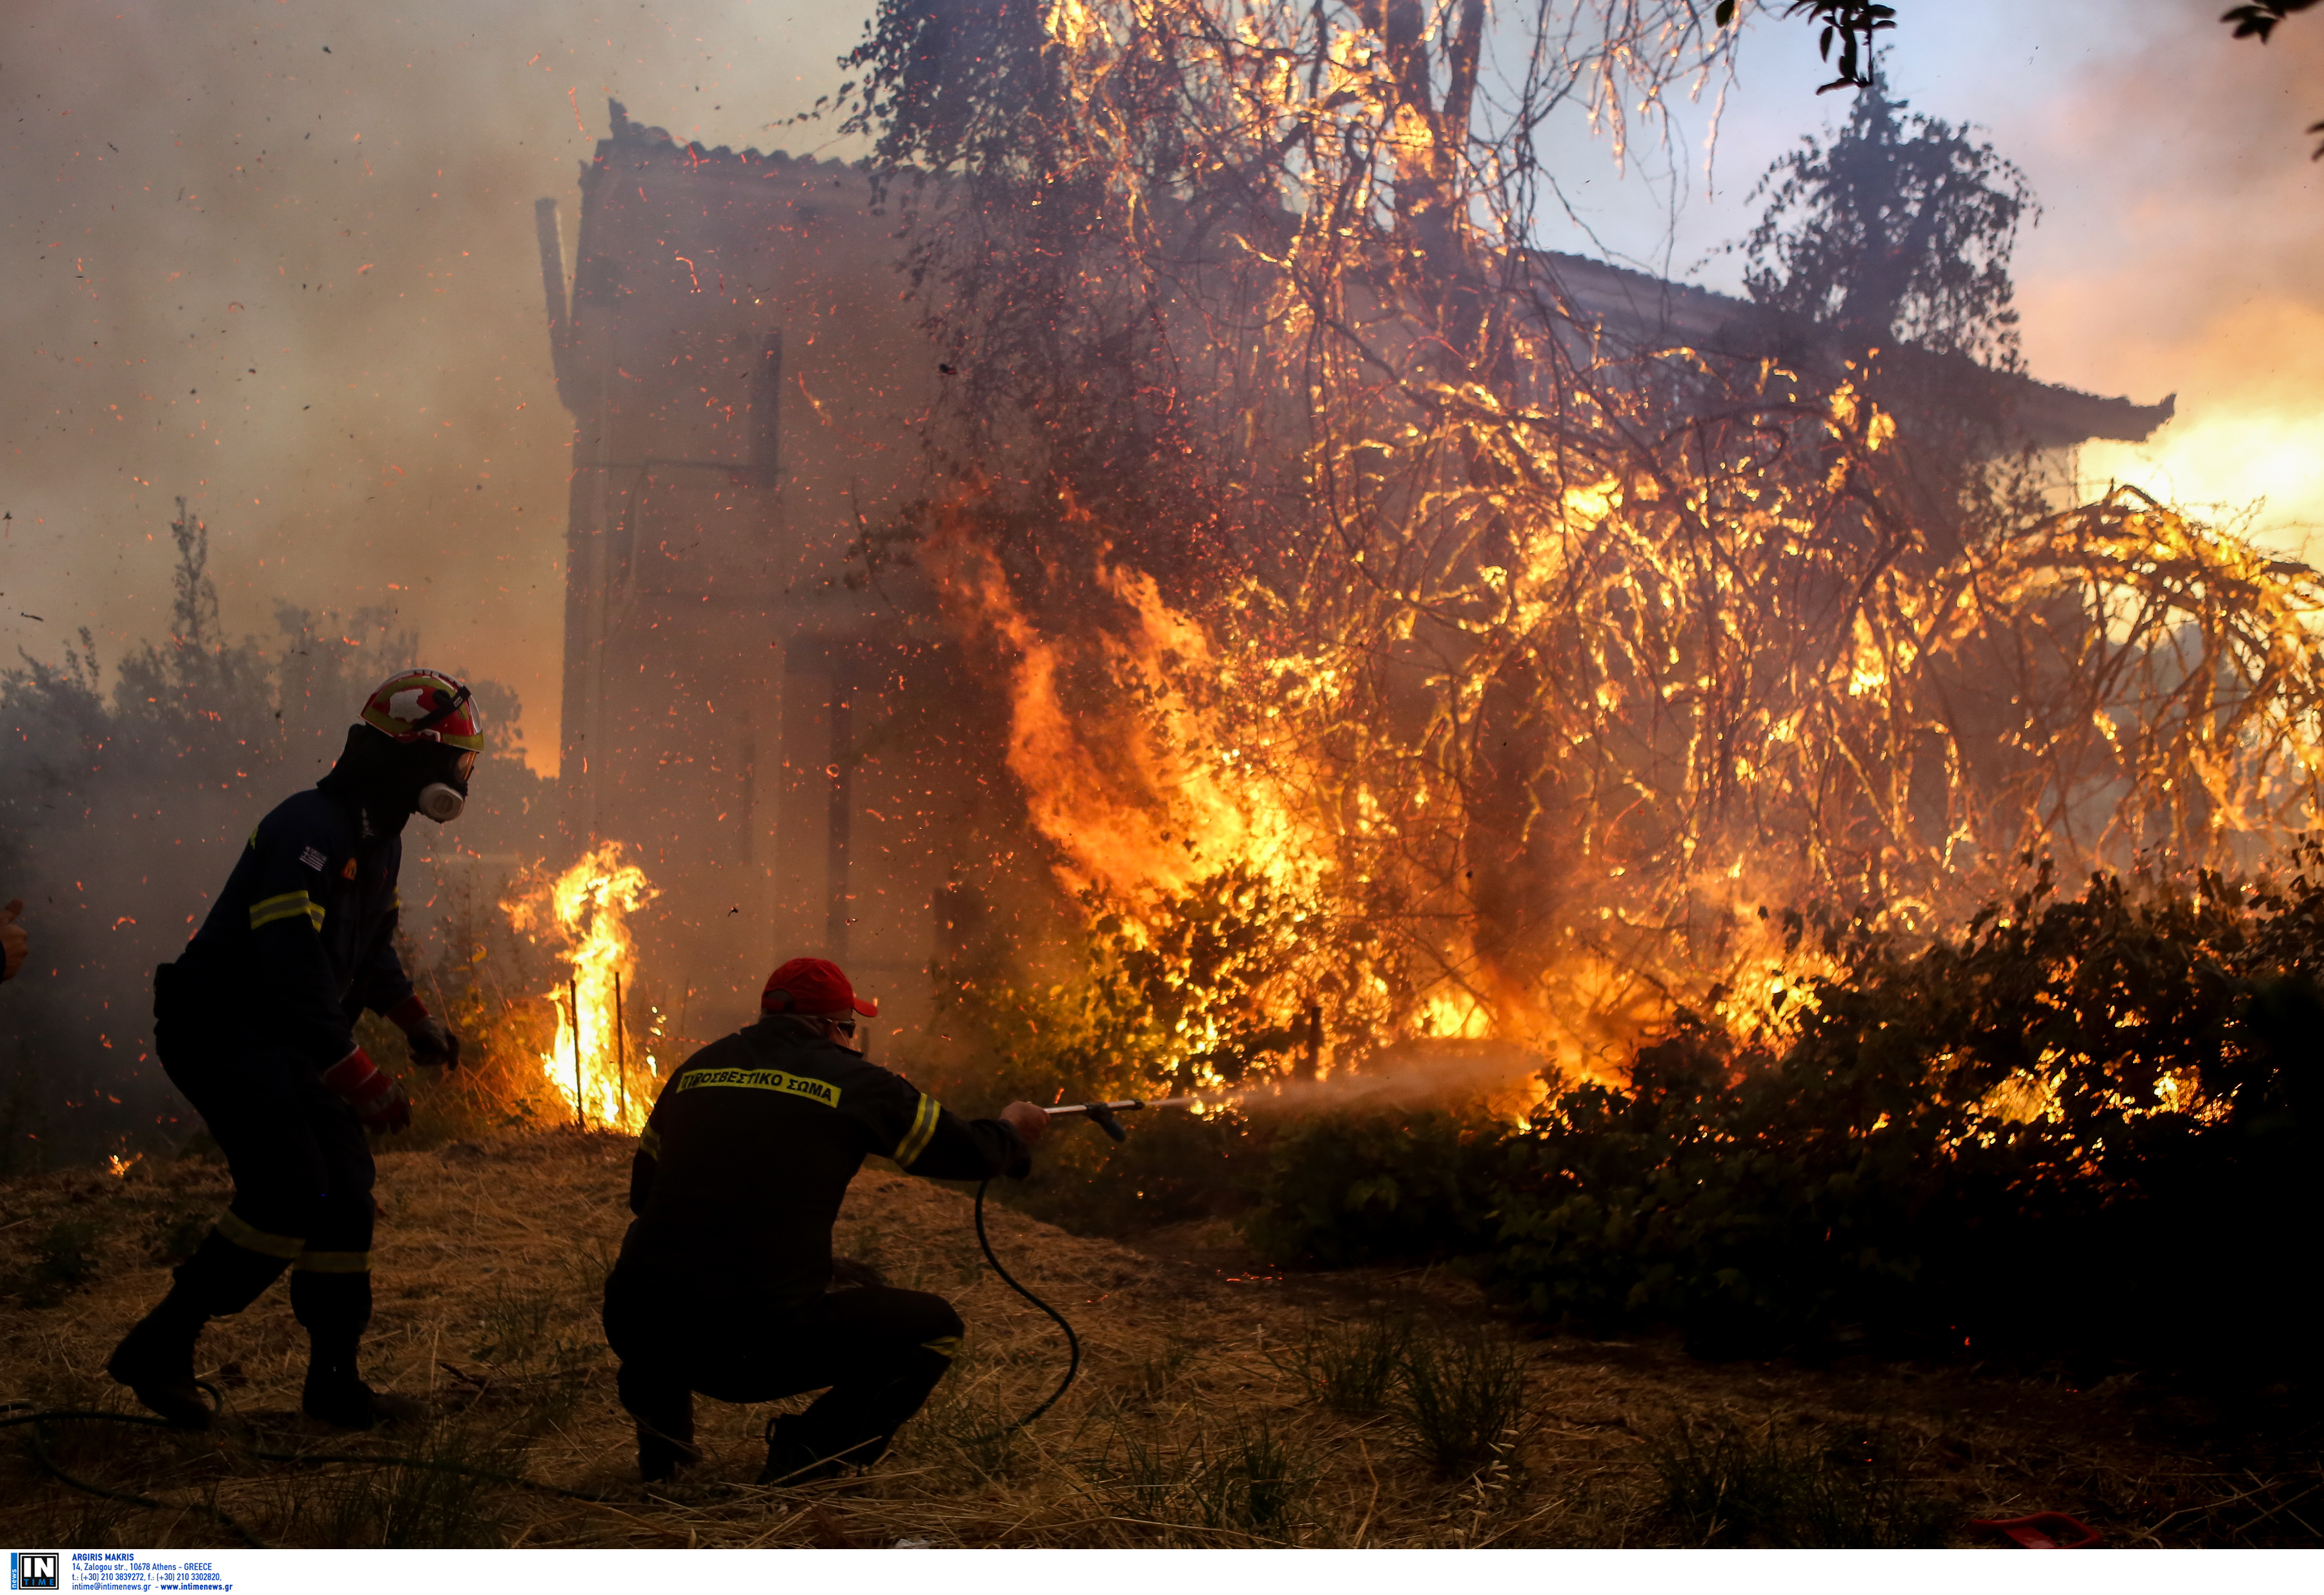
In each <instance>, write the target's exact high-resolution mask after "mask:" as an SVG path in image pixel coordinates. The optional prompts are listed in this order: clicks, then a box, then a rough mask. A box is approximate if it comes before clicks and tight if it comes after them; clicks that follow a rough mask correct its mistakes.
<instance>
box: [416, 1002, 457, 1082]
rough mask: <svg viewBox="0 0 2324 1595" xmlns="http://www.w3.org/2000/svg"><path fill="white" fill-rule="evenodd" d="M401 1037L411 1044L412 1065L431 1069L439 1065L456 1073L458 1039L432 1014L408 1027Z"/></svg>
mask: <svg viewBox="0 0 2324 1595" xmlns="http://www.w3.org/2000/svg"><path fill="white" fill-rule="evenodd" d="M403 1037H404V1039H405V1040H407V1041H409V1042H410V1043H411V1061H412V1062H413V1063H415V1064H426V1065H430V1066H431V1067H432V1066H433V1065H438V1064H441V1065H444V1067H445V1068H446V1069H447V1070H449V1071H457V1070H458V1068H459V1067H460V1038H459V1037H457V1036H456V1035H454V1034H453V1033H452V1030H451V1028H450V1027H449V1026H447V1025H446V1024H445V1023H444V1021H443V1020H442V1019H438V1018H437V1017H436V1016H435V1015H434V1014H432V1013H431V1014H429V1015H428V1016H427V1017H426V1018H424V1019H420V1021H419V1022H418V1023H417V1024H414V1025H411V1026H410V1027H408V1028H406V1029H405V1030H404V1032H403Z"/></svg>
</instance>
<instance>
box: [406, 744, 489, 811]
mask: <svg viewBox="0 0 2324 1595" xmlns="http://www.w3.org/2000/svg"><path fill="white" fill-rule="evenodd" d="M475 768H476V756H475V754H474V753H463V754H461V755H460V756H459V758H458V759H457V760H455V761H453V764H452V768H451V769H450V770H447V771H446V772H445V773H446V775H447V777H448V778H449V779H445V780H434V781H429V783H428V784H427V785H426V786H424V787H422V788H420V796H418V797H417V798H413V799H412V800H411V807H412V808H413V810H414V811H415V812H417V813H418V814H419V815H420V816H421V817H423V818H426V819H431V820H434V821H435V822H436V823H437V824H438V825H449V824H450V823H451V822H452V821H454V820H457V819H458V818H459V817H460V815H461V813H462V811H463V810H465V809H466V807H468V777H469V776H471V775H472V774H474V773H475Z"/></svg>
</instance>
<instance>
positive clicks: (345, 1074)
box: [323, 1046, 411, 1135]
mask: <svg viewBox="0 0 2324 1595" xmlns="http://www.w3.org/2000/svg"><path fill="white" fill-rule="evenodd" d="M323 1083H324V1084H326V1085H327V1086H329V1087H330V1088H331V1089H332V1090H333V1091H336V1092H337V1093H339V1095H340V1096H342V1097H344V1098H346V1103H347V1106H349V1107H351V1108H353V1109H354V1110H355V1117H356V1118H358V1119H360V1120H363V1124H364V1129H368V1130H373V1131H376V1132H379V1133H382V1134H390V1135H392V1134H393V1133H395V1132H396V1131H398V1130H403V1129H410V1128H411V1102H410V1099H409V1098H407V1097H406V1096H405V1095H404V1094H403V1087H401V1085H398V1084H397V1083H395V1076H394V1075H392V1074H385V1073H383V1071H382V1070H381V1069H380V1068H379V1067H378V1066H377V1065H374V1064H373V1062H372V1061H371V1059H370V1058H369V1057H368V1056H365V1055H364V1049H363V1048H362V1047H360V1046H358V1047H356V1048H355V1050H354V1051H353V1052H351V1053H349V1054H347V1056H345V1057H343V1058H341V1059H340V1060H339V1061H338V1062H337V1063H336V1064H333V1065H331V1066H330V1067H329V1068H327V1069H326V1070H324V1071H323Z"/></svg>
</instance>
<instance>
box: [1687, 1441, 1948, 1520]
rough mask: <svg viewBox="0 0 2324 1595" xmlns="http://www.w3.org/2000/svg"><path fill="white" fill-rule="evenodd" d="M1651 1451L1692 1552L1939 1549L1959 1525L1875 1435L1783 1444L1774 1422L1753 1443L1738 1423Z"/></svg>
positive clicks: (1892, 1445)
mask: <svg viewBox="0 0 2324 1595" xmlns="http://www.w3.org/2000/svg"><path fill="white" fill-rule="evenodd" d="M1819 1440H1821V1443H1819ZM1647 1445H1648V1450H1647V1457H1648V1459H1649V1461H1652V1462H1653V1464H1654V1468H1655V1472H1656V1473H1658V1474H1660V1475H1661V1476H1662V1483H1663V1505H1664V1509H1665V1512H1667V1513H1668V1515H1669V1516H1670V1517H1672V1518H1673V1519H1674V1520H1675V1522H1676V1524H1677V1526H1678V1527H1679V1530H1680V1532H1681V1533H1682V1534H1683V1535H1684V1536H1685V1538H1686V1540H1687V1542H1688V1543H1689V1544H1698V1545H1737V1546H1761V1547H1768V1546H1773V1547H1797V1548H1822V1547H1831V1548H1842V1549H1858V1550H1889V1549H1910V1548H1915V1547H1918V1548H1933V1547H1939V1546H1941V1545H1943V1544H1944V1543H1945V1538H1944V1536H1945V1530H1946V1528H1947V1526H1949V1525H1950V1523H1951V1521H1952V1519H1953V1517H1954V1510H1953V1508H1952V1507H1950V1505H1949V1504H1948V1503H1946V1502H1943V1501H1941V1500H1938V1499H1935V1498H1932V1497H1930V1496H1928V1495H1925V1494H1923V1493H1922V1492H1921V1490H1920V1489H1917V1488H1916V1487H1915V1486H1914V1483H1913V1482H1912V1480H1910V1479H1909V1478H1908V1477H1907V1476H1906V1474H1905V1471H1904V1466H1903V1463H1902V1461H1900V1459H1899V1458H1898V1456H1897V1454H1896V1448H1895V1442H1894V1441H1893V1440H1892V1438H1891V1437H1890V1436H1889V1435H1887V1434H1885V1433H1883V1432H1881V1431H1879V1430H1877V1429H1870V1430H1859V1431H1857V1432H1855V1433H1852V1434H1843V1435H1838V1436H1821V1437H1809V1436H1801V1437H1798V1438H1795V1439H1786V1438H1785V1437H1784V1436H1783V1435H1782V1434H1778V1433H1777V1431H1776V1427H1775V1422H1774V1420H1772V1419H1770V1420H1769V1422H1768V1423H1767V1425H1766V1428H1765V1430H1764V1431H1762V1432H1761V1433H1760V1434H1758V1435H1757V1436H1756V1437H1755V1436H1753V1435H1751V1434H1747V1433H1745V1432H1744V1430H1743V1429H1742V1428H1741V1427H1739V1426H1738V1425H1737V1424H1734V1423H1733V1422H1731V1421H1721V1422H1716V1423H1695V1422H1688V1423H1682V1424H1679V1425H1678V1426H1677V1427H1676V1428H1674V1430H1673V1431H1672V1432H1671V1433H1669V1434H1663V1435H1659V1436H1655V1437H1652V1438H1650V1439H1649V1440H1648V1442H1647Z"/></svg>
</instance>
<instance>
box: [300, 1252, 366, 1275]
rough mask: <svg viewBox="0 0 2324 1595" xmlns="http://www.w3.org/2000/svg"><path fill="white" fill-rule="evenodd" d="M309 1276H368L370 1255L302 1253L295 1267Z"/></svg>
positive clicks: (355, 1253) (354, 1253)
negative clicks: (301, 1269)
mask: <svg viewBox="0 0 2324 1595" xmlns="http://www.w3.org/2000/svg"><path fill="white" fill-rule="evenodd" d="M295 1266H296V1267H298V1268H303V1269H305V1270H306V1271H307V1272H308V1273H309V1274H368V1273H370V1272H371V1253H369V1252H367V1251H302V1252H300V1254H299V1261H298V1263H297V1264H296V1265H295Z"/></svg>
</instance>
